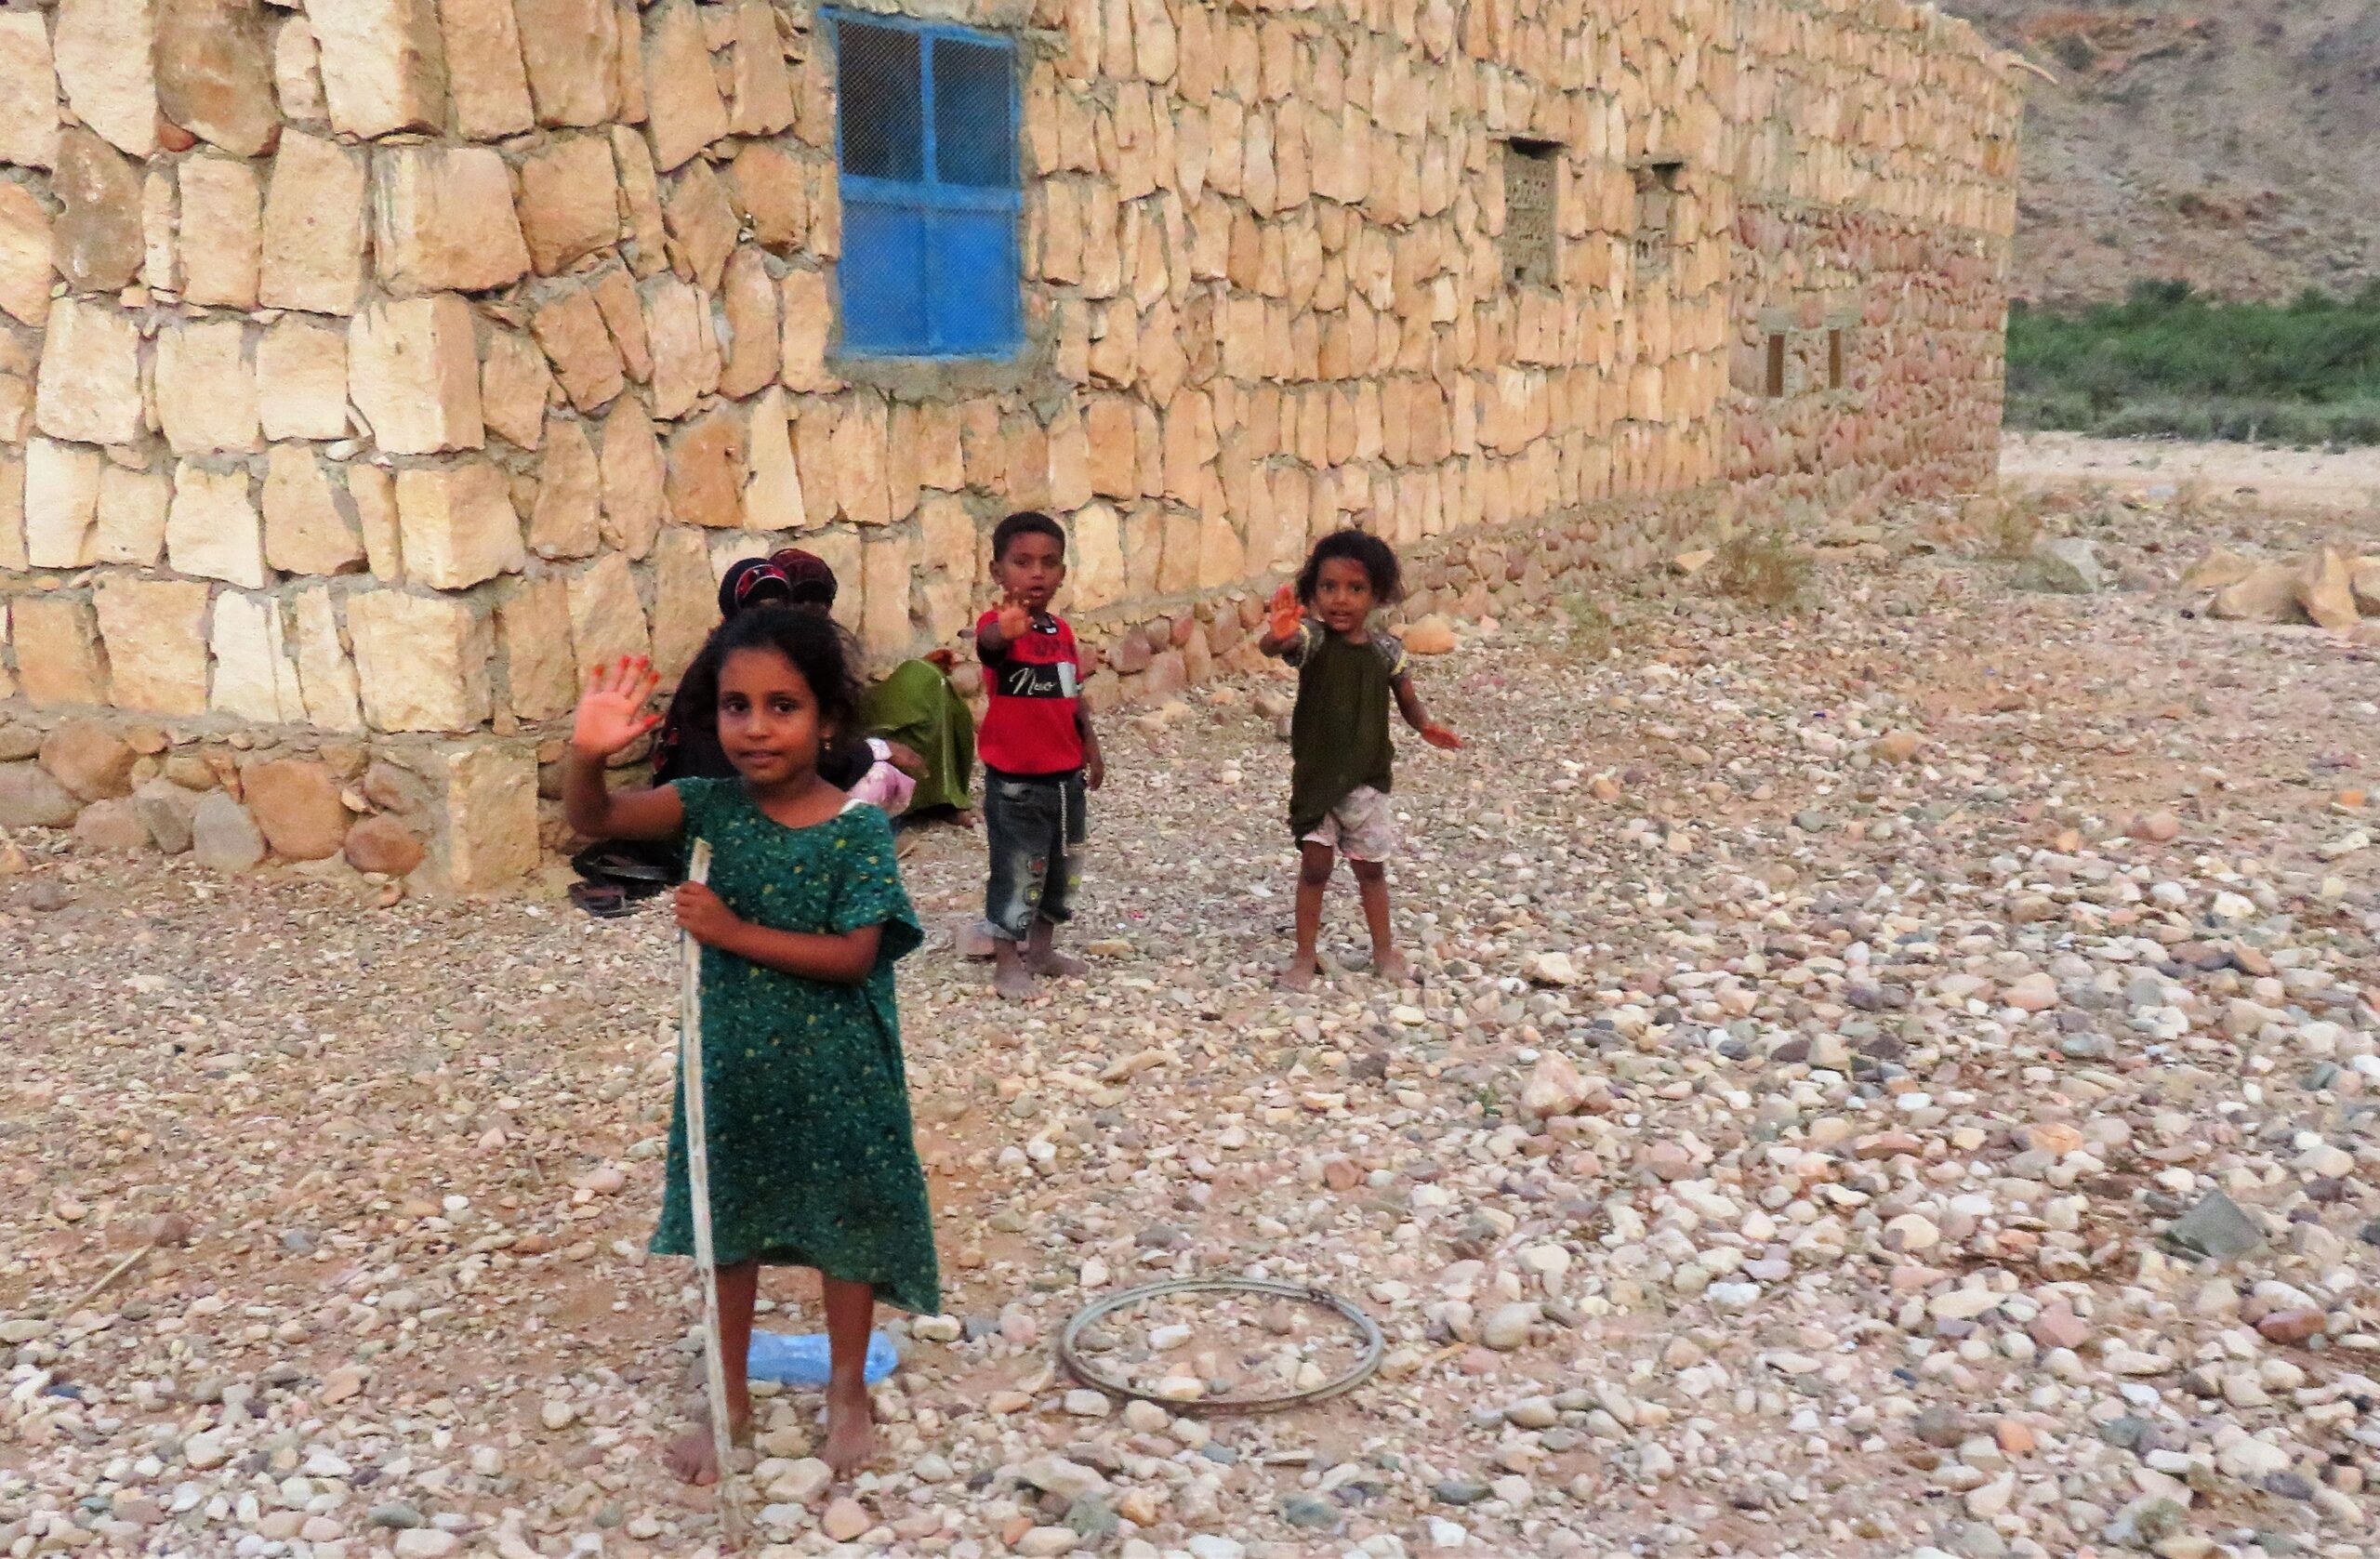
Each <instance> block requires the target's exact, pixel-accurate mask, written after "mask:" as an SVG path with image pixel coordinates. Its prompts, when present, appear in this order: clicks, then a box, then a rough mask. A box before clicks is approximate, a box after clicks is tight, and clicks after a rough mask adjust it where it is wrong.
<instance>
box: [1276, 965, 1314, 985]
mask: <svg viewBox="0 0 2380 1559" xmlns="http://www.w3.org/2000/svg"><path fill="white" fill-rule="evenodd" d="M1314 974H1315V968H1314V960H1313V959H1312V958H1300V959H1298V960H1297V961H1296V962H1295V963H1293V964H1291V965H1289V968H1287V969H1285V970H1283V971H1281V988H1282V989H1283V990H1285V991H1310V990H1312V989H1314Z"/></svg>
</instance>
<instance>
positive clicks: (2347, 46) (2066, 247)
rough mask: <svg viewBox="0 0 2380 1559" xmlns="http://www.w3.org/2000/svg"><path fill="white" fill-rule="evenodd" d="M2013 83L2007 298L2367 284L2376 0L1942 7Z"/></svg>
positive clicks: (2376, 177) (2374, 145) (2379, 94)
mask: <svg viewBox="0 0 2380 1559" xmlns="http://www.w3.org/2000/svg"><path fill="white" fill-rule="evenodd" d="M1947 8H1949V9H1950V10H1952V11H1954V12H1956V13H1958V14H1960V15H1964V16H1966V17H1968V18H1970V19H1971V20H1974V21H1975V22H1976V23H1977V25H1978V26H1980V27H1981V28H1983V30H1984V31H1985V32H1986V33H1988V34H1989V35H1990V37H1991V38H1992V39H1993V40H1994V41H1995V42H1998V43H2000V44H2001V45H2003V46H2006V47H2010V48H2014V49H2016V50H2019V51H2020V52H2021V53H2023V55H2024V56H2025V57H2026V58H2027V59H2031V60H2033V61H2035V62H2037V63H2039V64H2041V65H2043V67H2045V68H2046V69H2048V70H2049V71H2050V72H2052V73H2054V74H2055V75H2056V77H2057V81H2056V84H2054V85H2053V84H2051V83H2047V82H2043V81H2040V80H2038V79H2035V78H2031V77H2028V78H2026V81H2025V91H2026V95H2027V98H2028V108H2027V112H2026V119H2025V132H2024V133H2025V144H2024V151H2023V166H2024V173H2023V178H2024V194H2023V201H2022V206H2021V213H2022V215H2021V218H2020V221H2019V225H2018V232H2017V239H2016V276H2015V285H2014V291H2015V293H2016V296H2017V297H2023V298H2027V299H2030V300H2032V301H2035V302H2042V303H2069V302H2076V301H2085V300H2095V299H2100V298H2109V297H2121V296H2122V294H2123V292H2124V290H2125V288H2126V287H2127V286H2128V285H2129V284H2131V283H2132V282H2133V281H2135V280H2136V279H2139V278H2142V277H2153V278H2169V277H2172V278H2181V279H2184V280H2187V281H2188V282H2190V283H2192V284H2194V285H2196V286H2198V287H2200V288H2202V289H2203V290H2206V291H2209V292H2214V293H2216V294H2218V295H2221V296H2225V297H2263V298H2279V297H2289V296H2293V295H2294V294H2295V293H2297V292H2299V291H2300V290H2302V289H2304V288H2306V287H2309V286H2312V287H2319V288H2321V289H2322V290H2323V291H2325V292H2331V293H2342V292H2351V291H2354V290H2355V289H2357V288H2358V287H2360V285H2361V284H2363V283H2364V281H2365V280H2367V279H2368V278H2370V277H2372V276H2373V275H2380V0H2228V3H2223V0H2190V3H2181V0H2137V3H2133V4H2121V3H2119V4H2106V3H2103V4H2098V5H2076V4H2074V3H2072V0H2067V3H2064V4H2058V3H2055V0H1950V3H1949V5H1948V7H1947Z"/></svg>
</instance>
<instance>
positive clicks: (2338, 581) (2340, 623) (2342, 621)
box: [2297, 547, 2362, 633]
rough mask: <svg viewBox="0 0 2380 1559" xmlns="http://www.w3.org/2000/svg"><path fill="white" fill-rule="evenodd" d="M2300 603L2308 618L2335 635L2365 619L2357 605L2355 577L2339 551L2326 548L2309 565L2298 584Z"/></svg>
mask: <svg viewBox="0 0 2380 1559" xmlns="http://www.w3.org/2000/svg"><path fill="white" fill-rule="evenodd" d="M2297 604H2298V606H2299V607H2300V608H2302V609H2303V610H2304V611H2305V613H2306V615H2307V616H2308V617H2311V618H2313V619H2314V621H2315V622H2316V623H2317V624H2319V625H2320V626H2321V627H2323V628H2329V629H2331V630H2332V631H2333V632H2334V633H2345V632H2346V631H2347V629H2349V628H2353V627H2355V625H2356V624H2357V623H2359V622H2360V621H2361V620H2362V614H2361V613H2360V612H2358V611H2357V610H2356V605H2355V584H2354V576H2353V575H2351V574H2349V573H2348V571H2347V559H2345V558H2344V557H2341V556H2340V555H2339V551H2338V548H2334V547H2325V548H2322V549H2321V551H2320V552H2318V553H2316V554H2315V555H2314V557H2313V558H2312V559H2310V560H2309V561H2308V562H2307V564H2306V572H2305V574H2304V575H2303V576H2302V577H2300V578H2299V580H2298V581H2297Z"/></svg>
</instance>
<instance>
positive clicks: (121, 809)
mask: <svg viewBox="0 0 2380 1559" xmlns="http://www.w3.org/2000/svg"><path fill="white" fill-rule="evenodd" d="M74 842H75V843H77V844H79V845H81V846H82V847H83V848H84V849H86V850H97V851H102V852H107V853H109V854H116V855H124V854H130V853H132V852H135V851H140V850H146V849H148V848H149V825H148V824H146V823H144V822H142V821H141V818H140V811H139V807H138V806H136V805H135V804H134V803H133V802H132V801H130V800H128V799H112V800H106V801H93V802H92V803H91V804H90V805H89V806H87V807H85V808H84V809H83V815H82V816H80V817H77V818H76V819H75V820H74Z"/></svg>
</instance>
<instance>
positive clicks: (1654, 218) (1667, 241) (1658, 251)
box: [1630, 157, 1686, 271]
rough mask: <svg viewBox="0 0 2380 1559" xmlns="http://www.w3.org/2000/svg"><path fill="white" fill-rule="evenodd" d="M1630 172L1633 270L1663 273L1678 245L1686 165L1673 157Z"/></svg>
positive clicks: (1656, 159) (1647, 162) (1649, 161)
mask: <svg viewBox="0 0 2380 1559" xmlns="http://www.w3.org/2000/svg"><path fill="white" fill-rule="evenodd" d="M1630 171H1631V172H1632V173H1633V174H1634V176H1635V178H1636V233H1635V242H1634V244H1633V247H1634V249H1635V252H1636V269H1637V270H1638V271H1662V270H1666V269H1668V266H1669V263H1670V250H1671V249H1672V248H1673V246H1674V245H1675V244H1676V243H1677V204H1678V193H1679V186H1680V181H1681V180H1682V178H1684V175H1685V172H1686V165H1685V164H1684V163H1683V162H1680V161H1678V160H1677V159H1676V158H1673V157H1651V158H1647V159H1646V160H1645V161H1643V162H1640V163H1638V164H1636V165H1634V166H1633V168H1632V169H1631V170H1630Z"/></svg>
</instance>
